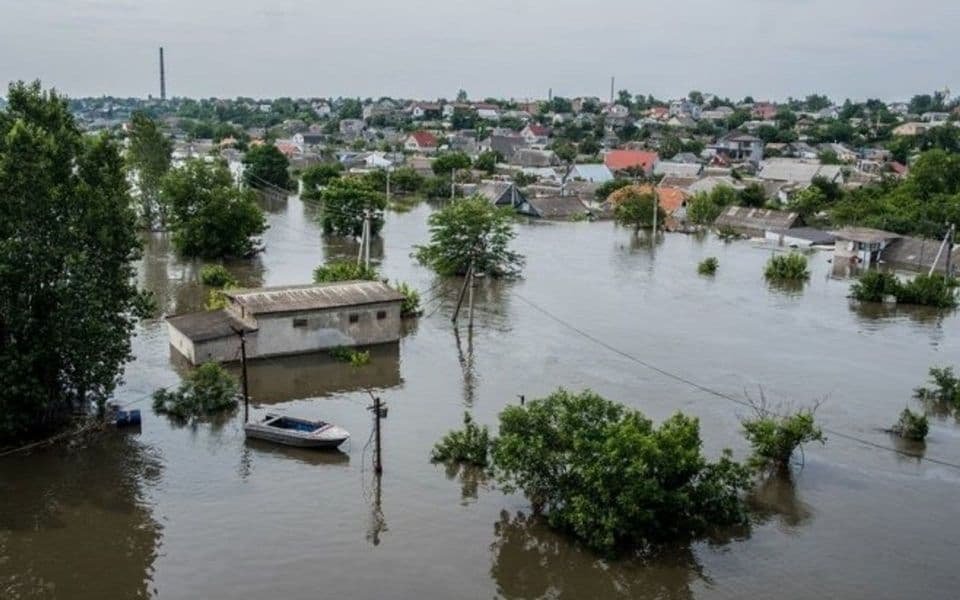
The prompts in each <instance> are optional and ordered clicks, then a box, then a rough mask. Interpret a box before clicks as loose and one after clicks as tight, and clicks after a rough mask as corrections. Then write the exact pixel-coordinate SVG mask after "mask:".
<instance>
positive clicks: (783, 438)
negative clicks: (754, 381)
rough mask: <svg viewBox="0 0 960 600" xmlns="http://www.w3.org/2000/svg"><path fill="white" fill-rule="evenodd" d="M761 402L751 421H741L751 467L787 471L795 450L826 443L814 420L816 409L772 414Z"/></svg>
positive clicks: (756, 407)
mask: <svg viewBox="0 0 960 600" xmlns="http://www.w3.org/2000/svg"><path fill="white" fill-rule="evenodd" d="M763 402H764V401H763V399H762V396H761V403H760V404H759V405H758V406H755V407H754V408H755V409H756V414H755V416H754V417H753V418H750V419H745V420H744V421H743V432H744V435H745V436H746V438H747V441H748V442H749V443H750V446H751V447H752V448H753V455H752V456H751V457H750V461H749V462H750V466H752V467H753V468H755V469H758V470H764V469H774V470H780V471H786V470H788V469H789V468H790V458H791V457H792V456H793V453H794V452H796V450H797V449H798V448H801V447H802V446H803V445H804V444H808V443H810V442H820V443H821V444H822V443H824V442H825V441H826V438H825V437H824V436H823V431H822V430H821V429H820V427H819V426H818V425H817V423H816V420H815V419H814V411H815V409H802V410H799V411H797V412H794V413H792V414H788V415H775V414H773V413H772V412H771V411H769V410H767V408H766V406H764V404H763Z"/></svg>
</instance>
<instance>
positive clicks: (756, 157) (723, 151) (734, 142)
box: [709, 131, 763, 164]
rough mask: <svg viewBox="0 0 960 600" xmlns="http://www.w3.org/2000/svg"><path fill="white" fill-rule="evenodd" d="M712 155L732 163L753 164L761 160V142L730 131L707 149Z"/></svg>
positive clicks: (755, 138)
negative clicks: (747, 162) (743, 162)
mask: <svg viewBox="0 0 960 600" xmlns="http://www.w3.org/2000/svg"><path fill="white" fill-rule="evenodd" d="M709 149H710V150H712V151H713V152H714V153H716V154H719V155H723V156H725V157H727V158H729V159H730V160H732V161H749V162H752V163H754V164H758V163H760V161H762V160H763V140H762V139H760V138H758V137H756V136H753V135H748V134H746V133H743V132H740V131H731V132H730V133H728V134H727V135H725V136H723V137H722V138H720V139H719V140H717V143H716V144H713V145H712V146H710V147H709Z"/></svg>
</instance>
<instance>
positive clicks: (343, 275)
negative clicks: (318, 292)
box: [313, 260, 380, 283]
mask: <svg viewBox="0 0 960 600" xmlns="http://www.w3.org/2000/svg"><path fill="white" fill-rule="evenodd" d="M377 279H380V274H379V273H377V270H376V269H375V268H373V267H367V266H365V265H363V264H357V262H356V261H351V260H339V261H336V260H335V261H330V262H327V263H324V264H322V265H320V266H319V267H317V268H316V269H314V270H313V280H314V281H315V282H316V283H333V282H335V281H357V280H362V281H376V280H377Z"/></svg>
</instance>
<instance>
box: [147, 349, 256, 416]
mask: <svg viewBox="0 0 960 600" xmlns="http://www.w3.org/2000/svg"><path fill="white" fill-rule="evenodd" d="M236 405H237V380H236V379H235V378H234V377H233V376H232V375H230V374H229V373H227V371H226V370H224V368H223V367H221V366H220V365H218V364H217V363H204V364H202V365H200V366H199V367H197V368H196V369H195V370H194V371H192V372H191V373H190V374H189V375H187V377H186V378H185V379H184V381H183V383H181V384H180V387H179V388H178V389H177V390H175V391H169V390H166V389H160V390H157V391H156V392H154V394H153V410H154V411H156V412H158V413H160V414H167V415H170V416H171V417H174V418H177V419H189V418H197V417H206V416H209V415H212V414H215V413H218V412H222V411H225V410H229V409H231V408H233V407H235V406H236Z"/></svg>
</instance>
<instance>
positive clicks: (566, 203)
mask: <svg viewBox="0 0 960 600" xmlns="http://www.w3.org/2000/svg"><path fill="white" fill-rule="evenodd" d="M528 202H529V204H530V207H531V208H532V209H533V211H534V212H536V213H537V215H538V216H540V217H541V218H544V219H569V218H571V217H582V216H584V215H588V214H590V209H588V208H587V206H586V205H585V204H584V203H583V202H581V201H580V199H579V198H577V197H576V196H538V197H536V198H530V199H529V200H528Z"/></svg>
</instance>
